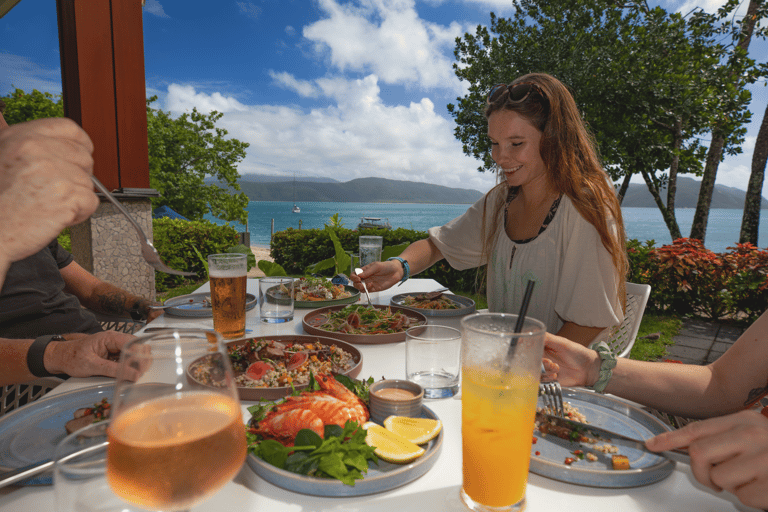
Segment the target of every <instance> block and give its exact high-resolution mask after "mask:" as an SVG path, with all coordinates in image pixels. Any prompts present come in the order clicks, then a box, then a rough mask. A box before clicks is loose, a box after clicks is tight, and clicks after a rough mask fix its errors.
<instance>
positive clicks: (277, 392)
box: [187, 334, 363, 402]
mask: <svg viewBox="0 0 768 512" xmlns="http://www.w3.org/2000/svg"><path fill="white" fill-rule="evenodd" d="M252 339H254V340H274V341H279V342H280V343H302V344H303V343H320V344H322V345H325V346H331V345H335V346H337V347H339V348H341V349H343V350H345V351H347V352H349V353H350V354H351V355H352V360H353V361H354V364H353V366H352V368H350V369H349V370H347V371H346V372H343V375H347V376H348V377H351V378H353V379H354V378H355V377H357V376H358V375H359V374H360V370H362V368H363V355H362V354H361V353H360V351H359V350H358V349H357V348H356V347H354V346H352V345H350V344H349V343H345V342H344V341H340V340H335V339H331V338H326V337H322V336H306V335H299V334H286V335H279V336H256V337H249V338H245V339H241V340H235V341H230V342H229V343H227V344H226V345H227V347H230V346H239V345H243V344H245V343H246V342H247V341H249V340H252ZM203 359H204V357H202V358H200V359H197V360H195V361H193V362H192V363H191V364H190V365H189V366H188V367H187V379H189V380H190V381H193V382H196V383H197V384H200V385H201V386H206V384H204V383H203V382H201V381H200V380H198V379H197V378H195V377H194V376H193V375H192V370H193V366H195V365H196V364H200V363H201V361H202V360H203ZM238 375H240V373H237V374H235V377H237V376H238ZM306 387H307V385H306V384H301V385H294V386H293V389H296V390H299V391H300V390H302V389H304V388H306ZM291 392H292V389H291V387H290V386H282V387H276V388H248V387H240V386H238V388H237V394H238V396H239V397H240V400H244V401H249V402H257V401H259V400H279V399H281V398H283V397H286V396H288V395H290V394H291Z"/></svg>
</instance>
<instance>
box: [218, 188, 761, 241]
mask: <svg viewBox="0 0 768 512" xmlns="http://www.w3.org/2000/svg"><path fill="white" fill-rule="evenodd" d="M297 205H298V206H299V207H300V208H301V213H293V212H292V207H293V204H292V203H290V202H283V201H251V202H250V203H249V204H248V207H247V208H248V231H249V232H250V233H251V245H260V246H264V247H268V246H269V240H270V236H271V233H272V231H271V230H272V221H273V220H274V230H275V231H282V230H285V229H287V228H289V227H292V228H294V229H299V228H300V227H301V228H302V229H310V228H322V227H323V226H324V225H325V224H327V223H329V222H330V218H331V217H332V216H333V215H334V214H336V213H338V214H339V216H340V217H341V223H342V225H343V226H344V227H345V228H349V229H354V228H355V227H356V226H357V224H358V222H360V218H361V217H382V218H386V219H388V220H389V223H390V224H392V227H393V228H406V229H415V230H420V231H426V230H427V229H429V228H430V227H432V226H439V225H442V224H445V223H446V222H448V221H449V220H451V219H453V218H455V217H458V216H459V215H461V214H462V213H464V212H465V211H466V210H467V208H468V207H469V205H466V204H412V203H320V202H300V203H297ZM622 212H623V214H624V224H625V226H626V231H627V237H628V238H636V239H638V240H640V241H645V240H654V241H655V243H656V246H657V247H659V246H661V245H664V244H669V243H671V242H672V239H671V237H670V236H669V232H668V231H667V227H666V225H665V224H664V221H663V220H662V218H661V213H660V212H659V211H658V210H657V209H656V208H623V209H622ZM694 212H695V210H694V209H693V208H686V209H679V210H677V221H678V224H679V225H680V231H681V232H682V234H683V236H688V234H689V233H690V230H691V223H692V222H693V214H694ZM741 214H742V211H741V210H726V209H714V210H712V211H711V212H710V214H709V222H708V226H707V236H706V239H705V241H704V245H705V246H706V247H707V248H708V249H710V250H712V251H714V252H724V251H726V250H727V247H732V246H734V245H735V244H736V242H737V241H738V239H739V229H740V228H741ZM208 218H210V217H208ZM211 220H213V221H214V222H217V223H219V224H223V223H224V222H222V221H218V219H211ZM233 225H234V226H235V228H236V229H237V230H238V231H240V232H243V231H245V226H243V225H241V224H239V223H233ZM760 226H761V229H760V232H759V234H760V238H759V247H762V248H765V247H768V210H763V211H762V213H761V218H760Z"/></svg>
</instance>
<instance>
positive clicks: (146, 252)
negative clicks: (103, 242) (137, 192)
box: [91, 175, 197, 276]
mask: <svg viewBox="0 0 768 512" xmlns="http://www.w3.org/2000/svg"><path fill="white" fill-rule="evenodd" d="M91 180H92V181H93V184H94V185H96V188H97V189H98V190H99V192H101V193H102V194H104V195H105V196H106V198H107V199H109V201H110V202H111V203H112V204H113V205H115V208H117V209H118V211H119V212H120V213H122V214H123V215H125V218H126V219H128V221H129V222H130V223H131V224H132V225H133V227H134V228H135V229H136V232H137V233H138V234H139V243H141V255H142V256H143V257H144V260H145V261H146V262H147V263H149V264H150V265H151V266H152V267H154V269H155V270H159V271H160V272H165V273H166V274H176V275H178V276H194V275H197V274H196V273H194V272H182V271H180V270H174V269H172V268H171V267H169V266H167V265H166V264H165V263H163V261H162V260H161V259H160V255H159V254H158V253H157V249H155V246H154V245H152V242H150V241H149V238H147V235H145V234H144V230H142V229H141V226H139V223H138V222H136V221H135V220H134V219H133V217H131V214H130V213H128V210H126V209H125V208H124V207H123V205H122V204H120V202H119V201H118V200H117V199H115V198H114V196H113V195H112V194H110V193H109V190H107V187H105V186H104V185H102V184H101V182H100V181H99V180H98V179H96V176H93V175H91Z"/></svg>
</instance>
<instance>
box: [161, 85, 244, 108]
mask: <svg viewBox="0 0 768 512" xmlns="http://www.w3.org/2000/svg"><path fill="white" fill-rule="evenodd" d="M192 107H197V110H198V111H199V112H204V113H208V112H210V111H212V110H216V111H218V112H234V111H238V110H240V111H243V110H247V109H248V107H246V106H245V105H243V104H242V103H240V102H239V101H237V100H236V99H235V98H232V97H226V96H224V95H223V94H221V93H219V92H214V93H212V94H205V93H202V92H200V93H198V92H196V91H195V88H194V87H193V86H191V85H178V84H171V85H169V86H168V95H167V96H166V98H165V108H166V109H168V110H170V111H171V112H187V111H192Z"/></svg>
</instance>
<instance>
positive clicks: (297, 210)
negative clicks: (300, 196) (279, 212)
mask: <svg viewBox="0 0 768 512" xmlns="http://www.w3.org/2000/svg"><path fill="white" fill-rule="evenodd" d="M293 213H301V208H299V207H298V206H296V205H295V204H294V205H293Z"/></svg>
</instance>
